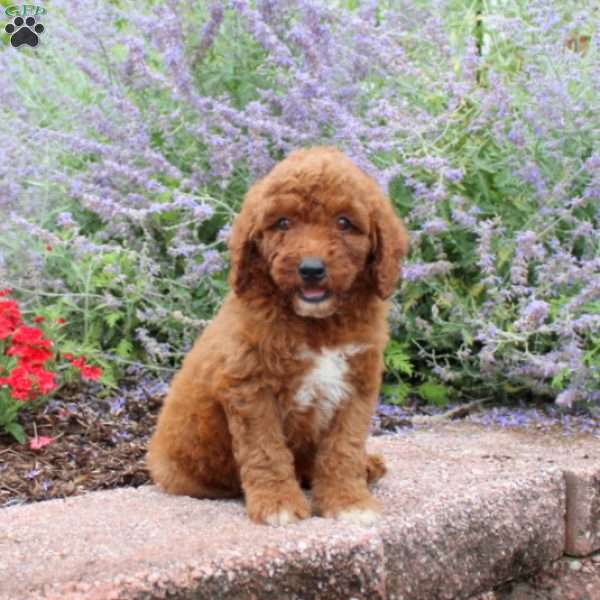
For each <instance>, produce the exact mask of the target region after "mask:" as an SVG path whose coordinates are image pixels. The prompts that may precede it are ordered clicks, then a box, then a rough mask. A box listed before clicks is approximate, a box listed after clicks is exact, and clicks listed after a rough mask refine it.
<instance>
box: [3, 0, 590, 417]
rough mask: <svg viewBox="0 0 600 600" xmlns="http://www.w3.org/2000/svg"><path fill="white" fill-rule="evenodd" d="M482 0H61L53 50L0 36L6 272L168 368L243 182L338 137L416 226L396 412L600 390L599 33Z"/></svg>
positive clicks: (394, 350) (395, 380)
mask: <svg viewBox="0 0 600 600" xmlns="http://www.w3.org/2000/svg"><path fill="white" fill-rule="evenodd" d="M473 6H474V7H475V8H473ZM490 6H492V5H489V6H488V4H487V3H481V8H482V10H481V11H480V14H479V15H478V14H477V11H476V8H477V3H462V2H460V1H458V0H457V1H456V2H452V3H445V2H441V0H433V1H428V2H426V1H424V0H423V1H420V0H411V1H410V2H409V1H408V0H404V1H399V2H393V3H392V2H385V1H380V2H377V1H360V2H340V3H337V4H335V3H327V2H317V1H310V0H256V1H250V0H227V1H223V2H216V1H215V2H207V3H195V2H191V1H185V0H169V1H167V2H165V3H136V4H135V5H134V4H133V3H131V2H130V1H129V0H121V1H120V2H115V3H111V4H106V5H103V6H102V10H101V11H100V10H97V9H96V8H95V4H94V3H93V2H91V0H76V1H71V2H68V3H67V2H65V1H64V0H62V1H57V2H54V3H53V7H52V10H51V11H50V12H49V15H48V26H49V27H48V31H49V32H53V37H52V40H51V39H50V38H51V36H50V35H48V36H46V38H45V39H44V44H43V45H41V46H40V47H39V48H37V49H35V51H31V52H13V51H9V50H11V49H5V50H2V51H0V90H1V91H0V95H1V100H2V102H1V103H0V106H1V108H0V110H2V119H0V213H2V215H3V218H2V221H1V223H0V229H1V231H0V234H1V236H0V277H1V278H2V279H3V280H4V279H6V280H7V281H6V282H5V283H6V285H10V286H11V287H12V288H14V289H15V290H16V291H19V290H20V291H21V293H22V294H23V296H24V297H25V298H26V299H27V301H28V302H29V303H30V304H32V305H36V303H37V304H40V303H41V304H47V303H48V302H53V301H54V299H55V301H56V302H57V303H58V302H60V303H62V309H63V312H64V310H69V311H70V318H69V319H68V320H69V321H70V322H71V326H72V335H73V336H76V335H79V336H81V335H82V334H81V332H82V331H83V336H84V338H85V342H86V344H88V345H89V344H96V345H97V347H98V349H99V350H101V351H102V352H103V353H104V355H105V357H113V358H114V360H115V361H116V362H117V363H119V361H120V362H122V363H125V364H126V363H128V362H135V361H141V362H143V363H144V364H146V365H147V366H154V367H156V366H161V365H162V366H169V367H170V366H174V365H176V364H177V363H178V362H179V360H180V358H181V356H182V354H183V353H184V352H185V351H186V350H187V349H188V348H189V346H190V344H191V342H192V340H193V338H194V337H195V335H196V333H197V332H198V330H199V329H200V328H201V327H202V326H203V324H204V323H205V320H206V319H209V318H210V316H211V315H212V314H213V312H214V310H215V309H216V307H217V306H218V304H219V302H220V300H221V298H222V296H223V293H224V292H225V290H226V284H225V271H224V269H225V267H226V253H225V244H224V242H225V240H226V237H227V233H228V224H229V223H230V222H231V218H232V216H233V214H235V211H236V209H237V208H238V206H239V202H240V200H241V198H242V196H243V193H244V191H245V190H246V189H247V187H248V185H249V184H250V183H251V181H253V180H254V179H255V178H256V177H259V176H261V175H263V174H265V173H266V172H267V171H268V169H269V168H270V167H271V166H272V165H273V164H274V163H275V162H276V161H277V160H279V159H280V158H281V157H283V156H284V155H285V154H287V153H288V152H289V151H290V150H292V149H293V148H296V147H298V146H304V145H312V144H320V143H326V144H335V145H336V146H338V147H340V148H341V149H343V150H344V151H345V152H347V153H348V154H349V155H350V156H351V157H352V158H353V159H354V160H355V161H356V162H357V163H358V164H359V165H360V166H362V167H363V168H364V169H365V170H367V171H368V172H369V173H371V174H372V175H373V176H374V177H376V178H377V179H378V180H379V181H380V183H381V185H382V186H384V187H385V188H387V189H388V191H389V194H390V197H391V198H392V200H393V201H394V203H395V204H396V206H397V208H398V210H399V212H400V213H401V214H402V216H403V217H404V218H405V220H406V222H407V224H408V226H409V229H410V230H411V236H412V252H411V257H410V259H409V261H408V263H407V265H406V267H405V275H404V283H403V285H402V287H401V289H400V291H399V293H398V294H397V296H396V298H395V305H394V311H393V319H392V327H393V332H394V336H395V340H394V343H393V344H392V345H391V346H390V349H389V351H388V353H387V357H386V365H387V368H388V378H387V383H388V386H387V387H386V393H387V394H388V395H389V397H390V399H391V400H392V401H402V400H403V399H404V398H405V397H406V396H407V395H408V394H410V393H417V394H418V395H420V396H422V397H423V398H425V399H426V400H427V401H430V402H435V403H438V404H442V403H444V402H446V401H448V399H450V398H451V397H457V398H462V397H469V396H474V395H477V396H480V395H482V394H487V395H494V396H500V397H502V396H507V397H508V396H511V395H515V394H518V395H520V396H521V397H523V396H524V395H526V396H533V395H541V396H546V397H552V398H556V399H557V402H559V403H560V404H562V405H569V406H570V405H571V404H572V403H573V402H575V401H578V400H581V401H588V402H598V401H599V397H598V395H599V393H598V391H597V390H598V388H599V384H600V375H599V367H600V256H599V252H598V246H599V242H598V240H597V238H598V235H597V231H598V225H599V223H598V221H599V219H600V209H599V206H600V202H599V200H600V146H599V144H598V140H599V139H600V138H599V137H598V133H599V128H600V111H599V110H598V102H597V98H598V97H600V94H599V92H600V89H599V88H600V78H599V77H598V73H599V72H600V29H599V24H600V23H599V21H598V16H597V13H595V12H594V4H593V2H592V1H591V0H583V1H581V2H575V1H574V0H569V1H566V2H561V3H558V2H554V3H548V2H542V1H541V0H536V1H534V2H529V3H527V7H526V8H518V7H517V6H518V5H516V4H510V3H502V2H500V3H494V4H493V9H492V8H490ZM594 15H596V16H594ZM65 16H68V18H65ZM584 38H585V39H587V40H588V42H586V44H585V45H584V46H583V45H579V44H573V43H572V40H579V39H584ZM31 140H35V144H33V143H31ZM23 148H27V152H26V153H24V152H23ZM48 245H50V246H51V247H52V251H48V250H47V247H48Z"/></svg>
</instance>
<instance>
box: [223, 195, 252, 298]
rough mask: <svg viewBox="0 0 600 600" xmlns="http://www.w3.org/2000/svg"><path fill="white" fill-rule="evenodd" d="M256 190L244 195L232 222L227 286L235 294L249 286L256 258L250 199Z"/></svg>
mask: <svg viewBox="0 0 600 600" xmlns="http://www.w3.org/2000/svg"><path fill="white" fill-rule="evenodd" d="M256 188H257V186H254V187H253V188H251V189H250V191H249V192H248V194H247V195H246V198H245V200H244V203H243V205H242V210H241V212H240V214H239V215H238V216H237V217H236V218H235V221H234V222H233V227H232V228H231V235H230V237H229V243H228V245H229V252H230V255H231V270H230V272H229V285H231V287H232V288H233V289H234V291H235V293H236V294H241V293H242V292H243V291H244V290H245V289H247V288H248V286H249V285H250V281H251V280H252V273H253V271H254V270H255V266H256V262H257V258H258V252H257V248H256V240H255V237H256V234H257V226H256V216H255V211H254V210H253V204H254V203H253V202H252V198H253V197H254V196H255V195H256V193H257V190H256Z"/></svg>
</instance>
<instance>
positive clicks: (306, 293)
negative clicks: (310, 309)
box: [298, 287, 331, 304]
mask: <svg viewBox="0 0 600 600" xmlns="http://www.w3.org/2000/svg"><path fill="white" fill-rule="evenodd" d="M298 295H299V296H300V298H301V299H302V300H304V302H310V303H311V304H319V302H325V300H328V299H329V298H330V297H331V292H330V291H329V290H326V289H324V288H318V287H304V288H300V290H299V291H298Z"/></svg>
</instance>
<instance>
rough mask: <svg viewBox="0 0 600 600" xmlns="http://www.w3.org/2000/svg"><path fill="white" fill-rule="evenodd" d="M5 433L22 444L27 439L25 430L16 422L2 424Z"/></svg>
mask: <svg viewBox="0 0 600 600" xmlns="http://www.w3.org/2000/svg"><path fill="white" fill-rule="evenodd" d="M4 429H5V431H6V432H7V433H10V434H11V435H12V436H13V437H14V438H15V440H17V442H19V444H24V443H25V442H26V441H27V434H26V433H25V430H24V429H23V428H22V427H21V426H20V425H19V424H18V423H15V422H13V423H9V424H8V425H5V426H4Z"/></svg>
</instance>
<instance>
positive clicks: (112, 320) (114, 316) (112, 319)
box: [104, 312, 123, 327]
mask: <svg viewBox="0 0 600 600" xmlns="http://www.w3.org/2000/svg"><path fill="white" fill-rule="evenodd" d="M122 316H123V315H122V314H121V313H120V312H112V313H109V314H107V315H106V316H105V317H104V320H105V321H106V323H107V324H108V326H109V327H114V326H115V325H116V324H117V321H118V320H119V319H120V318H121V317H122Z"/></svg>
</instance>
